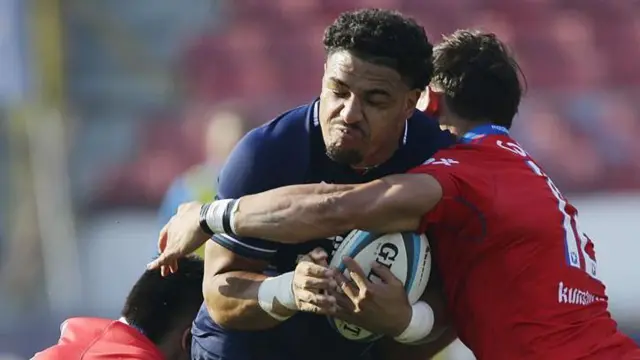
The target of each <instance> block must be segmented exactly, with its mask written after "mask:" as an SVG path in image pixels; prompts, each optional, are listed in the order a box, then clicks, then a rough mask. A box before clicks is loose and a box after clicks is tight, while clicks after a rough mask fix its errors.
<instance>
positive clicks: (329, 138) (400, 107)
mask: <svg viewBox="0 0 640 360" xmlns="http://www.w3.org/2000/svg"><path fill="white" fill-rule="evenodd" d="M419 97H420V91H419V90H417V89H409V87H408V86H407V85H406V84H405V83H404V82H403V81H402V78H401V76H400V74H399V73H398V72H397V71H395V70H393V69H391V68H388V67H386V66H381V65H376V64H372V63H369V62H366V61H363V60H361V59H359V58H357V57H355V56H353V55H352V54H350V53H349V52H347V51H340V52H336V53H333V54H331V55H329V57H328V58H327V62H326V64H325V73H324V77H323V79H322V93H321V95H320V114H319V116H320V125H321V126H322V135H323V137H324V142H325V146H326V147H327V155H329V157H330V158H331V159H332V160H334V161H337V162H340V163H344V164H349V165H364V166H373V165H377V164H378V163H380V162H383V161H385V160H386V159H388V158H389V157H390V156H391V155H392V154H393V152H394V151H395V150H396V148H397V146H398V143H399V138H400V136H401V134H402V132H403V130H404V123H405V120H406V119H407V118H409V117H410V116H411V114H412V113H413V111H414V109H415V105H416V102H417V101H418V98H419Z"/></svg>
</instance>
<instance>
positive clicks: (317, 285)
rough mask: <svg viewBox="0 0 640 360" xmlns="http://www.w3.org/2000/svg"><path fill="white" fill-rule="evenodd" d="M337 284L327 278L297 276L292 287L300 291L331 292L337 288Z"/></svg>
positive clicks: (330, 278) (331, 278)
mask: <svg viewBox="0 0 640 360" xmlns="http://www.w3.org/2000/svg"><path fill="white" fill-rule="evenodd" d="M337 285H338V283H337V282H336V281H335V280H334V279H333V277H329V278H315V277H310V276H298V277H297V278H296V279H294V281H293V286H294V287H295V288H297V289H300V290H331V289H335V288H336V287H337Z"/></svg>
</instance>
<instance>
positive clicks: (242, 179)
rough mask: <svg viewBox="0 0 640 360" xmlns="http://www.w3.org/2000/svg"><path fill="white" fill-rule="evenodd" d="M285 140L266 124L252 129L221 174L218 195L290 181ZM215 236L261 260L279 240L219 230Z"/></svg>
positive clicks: (240, 252)
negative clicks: (285, 153)
mask: <svg viewBox="0 0 640 360" xmlns="http://www.w3.org/2000/svg"><path fill="white" fill-rule="evenodd" d="M283 146H286V144H285V142H284V141H281V140H279V139H276V138H272V137H271V134H269V133H268V132H267V131H266V130H265V129H264V128H257V129H254V130H253V131H251V132H249V133H248V134H247V135H246V136H245V137H244V138H243V139H242V140H240V142H239V143H238V144H237V145H236V147H235V149H234V150H233V151H232V152H231V154H230V155H229V158H228V159H227V162H226V164H225V166H224V167H223V168H222V171H221V172H220V176H219V178H218V182H219V183H218V198H219V199H229V198H239V197H241V196H243V195H249V194H255V193H259V192H262V191H265V190H269V189H273V188H276V187H279V186H282V185H286V184H288V183H290V182H288V181H286V180H287V179H288V178H287V167H286V166H283V164H282V161H283V160H284V159H283V158H282V157H281V156H280V153H281V150H282V147H283ZM212 240H213V241H215V242H216V243H218V244H219V245H221V246H224V247H225V248H227V249H229V250H231V251H233V252H234V253H236V254H238V255H241V256H244V257H247V258H251V259H259V260H269V259H271V258H272V257H273V256H274V255H275V254H276V251H277V248H278V244H277V243H274V242H271V241H267V240H262V239H255V238H244V237H232V236H229V235H223V234H216V235H214V236H213V237H212Z"/></svg>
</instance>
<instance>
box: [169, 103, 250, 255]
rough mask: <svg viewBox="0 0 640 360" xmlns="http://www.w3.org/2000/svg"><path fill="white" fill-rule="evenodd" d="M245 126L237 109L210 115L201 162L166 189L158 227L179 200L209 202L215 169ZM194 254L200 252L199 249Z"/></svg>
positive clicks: (211, 198) (221, 163) (215, 174)
mask: <svg viewBox="0 0 640 360" xmlns="http://www.w3.org/2000/svg"><path fill="white" fill-rule="evenodd" d="M247 126H248V119H247V118H246V117H245V116H244V115H243V114H241V111H240V110H239V109H237V108H233V107H224V108H220V109H217V110H215V111H214V112H213V113H212V114H211V116H210V119H209V120H208V123H207V124H206V127H205V131H204V135H205V136H204V139H203V140H204V148H205V149H204V150H205V161H204V162H203V163H201V164H198V165H195V166H193V167H192V168H190V169H189V170H187V171H186V172H185V173H183V174H182V175H180V176H178V178H176V179H175V180H174V182H173V183H172V184H171V186H170V187H169V190H167V193H166V195H165V196H164V199H163V200H162V204H161V205H160V210H159V218H160V224H161V225H162V226H163V225H164V224H166V223H167V222H168V221H169V219H171V217H172V216H173V215H174V214H175V213H176V210H177V209H178V206H179V205H180V204H182V203H185V202H188V201H196V200H197V201H202V202H210V201H213V199H214V197H215V195H216V183H217V179H218V172H219V171H220V168H221V167H222V165H223V163H224V161H225V160H226V158H227V156H228V155H229V153H230V152H231V150H233V147H234V146H235V144H236V143H237V142H238V140H240V138H242V136H244V134H245V132H246V128H247ZM198 254H200V255H202V249H200V250H199V251H198Z"/></svg>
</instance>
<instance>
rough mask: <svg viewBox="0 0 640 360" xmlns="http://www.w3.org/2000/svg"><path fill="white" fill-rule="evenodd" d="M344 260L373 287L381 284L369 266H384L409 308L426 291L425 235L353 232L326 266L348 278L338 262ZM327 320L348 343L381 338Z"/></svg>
mask: <svg viewBox="0 0 640 360" xmlns="http://www.w3.org/2000/svg"><path fill="white" fill-rule="evenodd" d="M345 256H349V257H351V258H353V259H354V260H355V261H356V262H357V263H358V265H360V267H361V268H362V270H363V271H364V273H365V274H366V275H367V278H368V279H369V280H370V281H371V282H374V283H376V282H377V283H380V282H382V281H381V280H380V279H379V278H378V277H377V276H376V275H375V273H373V272H372V271H371V265H372V264H373V263H374V262H377V263H379V264H382V265H385V266H387V267H388V268H389V269H390V270H391V272H392V273H393V275H394V276H395V277H397V278H398V279H399V280H400V281H401V282H402V283H403V284H404V288H405V290H406V292H407V296H408V298H409V302H410V303H411V304H413V303H415V302H416V301H418V300H419V299H420V296H422V293H424V290H425V289H426V288H427V282H428V281H429V275H430V274H431V248H430V246H429V241H428V240H427V237H426V236H425V235H422V234H416V233H411V232H403V233H395V234H374V233H370V232H367V231H362V230H353V231H352V232H351V233H349V235H348V236H347V237H346V238H345V239H344V240H343V241H342V243H341V244H340V246H339V247H338V249H337V250H336V252H335V254H333V258H332V259H331V262H330V264H329V265H330V266H331V267H334V268H337V269H338V270H339V271H342V272H343V273H344V274H345V275H346V276H348V274H347V268H346V266H345V264H344V263H343V262H342V258H343V257H345ZM328 319H329V323H330V324H331V327H333V328H334V329H335V330H336V331H337V332H338V333H340V334H341V335H342V336H344V337H345V338H347V339H349V340H354V341H363V342H369V341H374V340H377V339H379V338H380V337H382V335H378V334H374V333H372V332H370V331H368V330H366V329H363V328H361V327H358V326H355V325H353V324H349V323H347V322H345V321H342V320H340V319H336V318H333V317H328Z"/></svg>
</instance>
